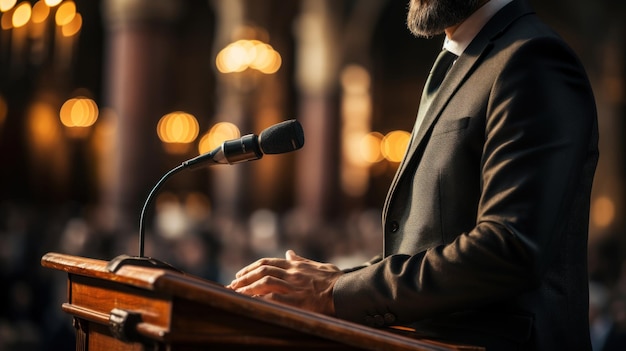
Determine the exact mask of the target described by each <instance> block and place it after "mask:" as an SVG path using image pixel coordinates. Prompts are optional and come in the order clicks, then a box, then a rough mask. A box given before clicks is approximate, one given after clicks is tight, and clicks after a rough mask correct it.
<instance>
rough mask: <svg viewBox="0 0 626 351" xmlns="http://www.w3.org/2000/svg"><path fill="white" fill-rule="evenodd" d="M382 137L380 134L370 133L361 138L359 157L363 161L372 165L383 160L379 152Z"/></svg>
mask: <svg viewBox="0 0 626 351" xmlns="http://www.w3.org/2000/svg"><path fill="white" fill-rule="evenodd" d="M383 137H384V136H383V135H382V134H381V133H378V132H371V133H367V134H366V135H364V136H363V137H362V138H361V141H360V147H359V155H360V157H361V159H362V160H363V161H365V162H367V163H369V164H372V163H377V162H380V161H382V160H384V159H385V158H384V157H383V153H382V151H381V145H382V141H383Z"/></svg>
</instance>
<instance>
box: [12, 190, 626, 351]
mask: <svg viewBox="0 0 626 351" xmlns="http://www.w3.org/2000/svg"><path fill="white" fill-rule="evenodd" d="M155 207H156V208H155V214H154V218H153V220H151V221H150V224H149V225H148V229H147V235H146V254H148V255H149V256H152V257H156V258H159V259H161V260H163V261H166V262H168V263H170V264H172V265H174V266H176V267H177V268H179V269H181V270H183V271H185V272H187V273H189V274H193V275H197V276H200V277H203V278H205V279H208V280H211V281H215V282H218V283H221V284H228V283H229V282H230V281H231V280H232V278H233V276H234V274H235V272H236V271H237V270H238V269H239V268H240V267H242V265H244V264H245V263H247V262H251V261H252V260H254V259H257V258H259V257H265V256H283V255H284V252H285V250H286V249H288V248H291V249H294V250H295V251H296V252H297V253H299V254H300V255H302V256H305V257H309V258H312V259H315V260H321V261H328V262H332V263H334V264H336V265H338V266H340V267H350V266H353V265H354V264H355V263H360V262H363V261H365V260H367V259H369V258H370V257H372V256H374V255H375V254H377V253H378V252H380V251H381V249H382V242H380V239H379V230H380V228H379V226H380V211H379V210H376V209H364V210H363V211H357V212H355V213H352V214H349V215H348V216H346V219H345V221H344V222H341V223H337V222H330V223H317V222H315V221H312V220H310V218H308V217H307V216H306V214H305V213H304V212H302V211H300V210H298V209H292V210H290V211H288V212H286V213H282V214H278V213H274V212H272V211H270V210H267V209H259V210H257V211H255V212H254V213H252V214H251V215H250V216H249V218H247V219H241V218H229V217H228V216H224V215H222V214H220V215H217V214H214V213H212V212H211V208H210V206H209V205H208V201H207V200H206V199H202V197H198V196H197V194H195V195H190V196H187V197H186V198H184V199H182V200H180V199H178V198H177V197H175V196H171V195H166V196H163V197H161V198H160V199H159V200H158V201H157V204H156V206H155ZM92 211H93V210H92ZM96 216H97V215H94V214H93V213H89V211H88V210H86V209H84V208H74V207H72V206H71V205H70V206H65V207H58V208H54V209H38V208H29V207H27V206H19V205H15V204H6V203H5V204H0V279H2V281H3V287H4V288H3V289H0V303H1V304H2V306H0V351H17V350H20V351H40V350H42V351H43V350H72V349H74V342H75V341H74V340H75V339H74V329H73V327H72V321H71V318H70V317H69V315H67V314H65V313H64V312H62V310H61V304H62V303H63V302H65V301H66V288H67V286H66V279H67V277H66V275H65V274H64V273H62V272H57V271H54V270H49V269H44V268H42V267H41V266H40V259H41V257H42V256H43V255H44V254H45V253H46V252H51V251H54V252H61V253H66V254H72V255H80V256H86V257H93V258H99V259H103V260H109V259H111V258H113V257H115V256H117V255H119V254H122V253H125V254H131V255H134V254H136V252H137V250H138V248H137V235H138V234H137V232H130V233H111V232H110V231H109V230H105V229H103V228H98V227H97V226H98V225H97V224H95V223H98V221H97V220H93V218H95V217H96ZM317 233H325V235H319V234H317ZM337 243H341V245H337ZM329 248H333V250H329ZM589 277H590V287H589V318H590V333H591V337H592V343H593V350H594V351H614V350H626V256H625V255H624V252H623V251H622V243H621V239H620V238H619V236H618V235H615V236H611V237H607V238H603V239H602V240H595V241H591V242H590V246H589Z"/></svg>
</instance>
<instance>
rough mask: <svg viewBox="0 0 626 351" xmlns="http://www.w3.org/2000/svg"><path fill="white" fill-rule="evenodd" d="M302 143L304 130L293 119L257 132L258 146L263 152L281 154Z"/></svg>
mask: <svg viewBox="0 0 626 351" xmlns="http://www.w3.org/2000/svg"><path fill="white" fill-rule="evenodd" d="M303 145H304V131H303V130H302V126H301V125H300V122H298V121H296V120H295V119H291V120H288V121H284V122H281V123H278V124H275V125H273V126H271V127H269V128H267V129H265V130H263V131H262V132H261V134H259V146H260V147H261V151H263V153H264V154H282V153H285V152H291V151H295V150H298V149H300V148H301V147H302V146H303Z"/></svg>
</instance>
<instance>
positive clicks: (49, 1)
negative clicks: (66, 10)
mask: <svg viewBox="0 0 626 351" xmlns="http://www.w3.org/2000/svg"><path fill="white" fill-rule="evenodd" d="M61 1H63V0H44V3H45V4H46V5H48V6H49V7H55V6H56V5H58V4H60V3H61Z"/></svg>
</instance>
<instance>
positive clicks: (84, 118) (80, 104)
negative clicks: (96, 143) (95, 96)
mask: <svg viewBox="0 0 626 351" xmlns="http://www.w3.org/2000/svg"><path fill="white" fill-rule="evenodd" d="M60 118H61V123H63V125H64V126H66V127H82V128H84V127H89V126H92V125H93V124H94V123H96V120H97V119H98V105H97V104H96V102H95V101H93V100H92V99H88V98H85V97H77V98H73V99H69V100H67V101H66V102H65V103H64V104H63V106H61V111H60Z"/></svg>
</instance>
